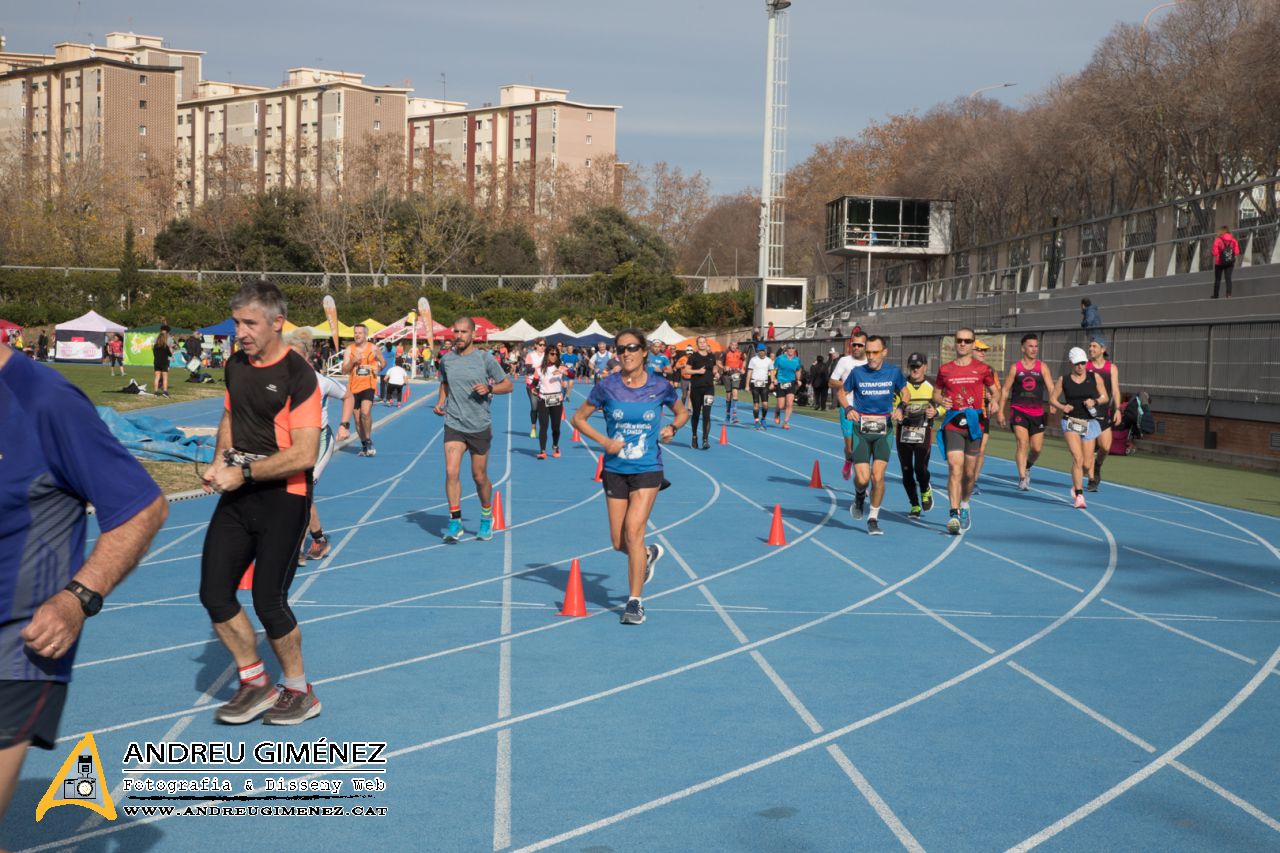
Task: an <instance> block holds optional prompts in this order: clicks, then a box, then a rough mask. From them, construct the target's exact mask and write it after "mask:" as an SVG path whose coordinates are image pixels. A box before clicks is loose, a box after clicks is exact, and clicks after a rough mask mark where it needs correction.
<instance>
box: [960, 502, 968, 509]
mask: <svg viewBox="0 0 1280 853" xmlns="http://www.w3.org/2000/svg"><path fill="white" fill-rule="evenodd" d="M960 508H961V509H968V508H969V502H968V501H960Z"/></svg>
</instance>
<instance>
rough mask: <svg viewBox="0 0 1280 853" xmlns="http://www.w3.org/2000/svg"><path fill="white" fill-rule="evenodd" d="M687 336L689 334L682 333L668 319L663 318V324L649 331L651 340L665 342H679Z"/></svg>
mask: <svg viewBox="0 0 1280 853" xmlns="http://www.w3.org/2000/svg"><path fill="white" fill-rule="evenodd" d="M686 337H688V336H687V335H682V334H680V333H679V332H677V331H676V330H675V329H673V328H671V325H670V324H669V323H667V321H666V320H663V321H662V325H661V326H659V327H658V328H656V329H654V330H653V331H652V332H650V333H649V340H651V341H662V342H663V343H664V344H678V343H680V342H681V341H683V340H684V339H685V338H686Z"/></svg>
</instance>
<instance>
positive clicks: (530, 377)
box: [524, 338, 547, 438]
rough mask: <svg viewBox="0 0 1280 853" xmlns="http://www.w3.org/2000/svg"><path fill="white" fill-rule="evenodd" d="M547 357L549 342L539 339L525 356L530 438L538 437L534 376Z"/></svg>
mask: <svg viewBox="0 0 1280 853" xmlns="http://www.w3.org/2000/svg"><path fill="white" fill-rule="evenodd" d="M546 355H547V342H546V341H544V340H543V339H542V338H538V339H537V340H536V341H534V342H533V349H531V350H529V351H528V352H527V353H525V356H524V390H525V393H526V394H528V395H529V438H537V437H538V381H537V380H536V379H535V378H534V374H535V373H536V372H537V370H538V368H539V367H542V359H544V358H545V357H546Z"/></svg>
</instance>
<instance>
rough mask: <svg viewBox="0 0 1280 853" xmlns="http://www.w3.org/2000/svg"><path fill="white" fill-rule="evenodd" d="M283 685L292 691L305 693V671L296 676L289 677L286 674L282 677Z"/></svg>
mask: <svg viewBox="0 0 1280 853" xmlns="http://www.w3.org/2000/svg"><path fill="white" fill-rule="evenodd" d="M284 686H285V687H287V688H288V689H290V690H292V691H294V692H295V693H306V692H307V675H306V673H303V674H302V675H299V676H298V677H297V678H289V677H287V676H286V677H285V679H284Z"/></svg>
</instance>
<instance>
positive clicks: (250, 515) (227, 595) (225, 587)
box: [200, 485, 311, 640]
mask: <svg viewBox="0 0 1280 853" xmlns="http://www.w3.org/2000/svg"><path fill="white" fill-rule="evenodd" d="M310 517H311V499H310V498H309V497H308V496H307V495H294V494H290V493H289V492H287V491H285V489H284V488H283V487H281V486H276V485H272V486H257V487H254V486H242V487H241V488H239V489H237V490H236V491H234V492H229V493H227V494H225V495H223V496H222V497H221V498H220V499H219V500H218V506H217V508H216V509H215V510H214V511H213V518H211V519H209V528H208V530H207V531H206V532H205V537H204V554H203V556H202V557H201V560H200V603H201V604H203V605H204V609H205V610H207V611H208V612H209V618H210V619H211V620H213V622H214V623H215V624H221V623H223V622H226V621H228V620H230V619H233V618H234V617H235V616H236V614H238V613H239V612H240V602H239V601H237V600H236V587H237V586H239V584H240V578H241V577H242V576H243V575H244V573H245V570H246V569H248V568H249V564H250V563H253V564H254V569H253V610H254V612H255V613H257V614H258V619H259V620H260V621H261V622H262V627H263V628H265V629H266V631H267V636H268V637H270V638H271V639H273V640H278V639H280V638H281V637H283V636H284V635H285V634H288V633H289V632H290V631H292V630H293V629H294V627H295V626H296V625H297V624H298V620H297V619H296V618H294V615H293V611H292V610H291V609H290V608H289V585H290V584H292V583H293V574H294V572H295V571H296V570H297V568H298V550H299V549H300V548H301V547H302V537H303V536H305V535H306V532H307V523H308V521H309V520H310Z"/></svg>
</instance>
